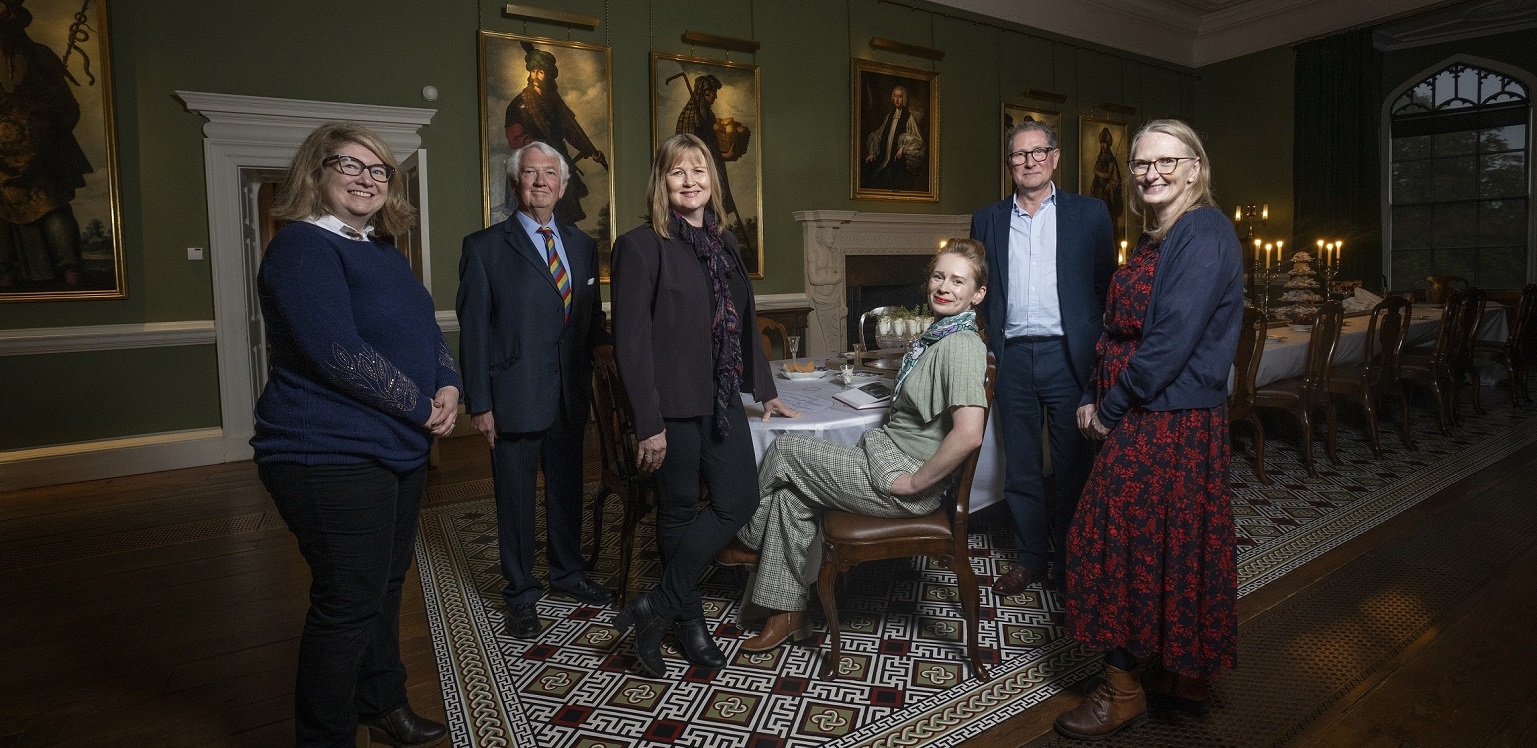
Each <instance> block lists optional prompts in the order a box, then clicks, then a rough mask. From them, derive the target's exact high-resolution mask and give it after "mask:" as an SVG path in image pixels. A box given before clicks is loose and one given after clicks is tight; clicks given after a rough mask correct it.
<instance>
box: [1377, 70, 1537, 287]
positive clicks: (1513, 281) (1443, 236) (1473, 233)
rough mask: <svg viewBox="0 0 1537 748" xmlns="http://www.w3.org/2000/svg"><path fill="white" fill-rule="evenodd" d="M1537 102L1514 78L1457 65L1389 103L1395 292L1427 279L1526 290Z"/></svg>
mask: <svg viewBox="0 0 1537 748" xmlns="http://www.w3.org/2000/svg"><path fill="white" fill-rule="evenodd" d="M1531 114H1532V100H1531V94H1530V90H1529V89H1528V86H1527V85H1526V84H1524V83H1522V82H1521V81H1519V80H1517V79H1516V78H1514V77H1512V76H1511V75H1507V74H1504V73H1499V72H1495V71H1493V70H1488V69H1484V68H1482V67H1476V66H1474V65H1470V64H1467V63H1464V62H1454V63H1452V64H1450V65H1447V66H1446V67H1444V68H1442V69H1441V70H1440V71H1438V72H1435V73H1432V74H1431V75H1430V76H1429V77H1426V78H1424V79H1423V80H1420V81H1418V82H1411V84H1409V85H1408V86H1407V88H1406V89H1405V90H1403V92H1402V94H1401V95H1399V96H1397V97H1396V98H1394V99H1393V100H1392V103H1391V104H1390V105H1389V107H1388V126H1389V133H1390V139H1391V146H1390V153H1389V166H1388V168H1389V177H1388V201H1389V205H1390V209H1391V212H1390V214H1389V221H1388V223H1389V225H1388V227H1387V229H1388V231H1387V234H1388V236H1389V237H1390V240H1389V242H1388V252H1387V255H1388V256H1387V257H1384V258H1383V261H1384V265H1385V266H1386V267H1387V268H1388V269H1389V273H1390V275H1391V277H1390V279H1389V285H1390V286H1391V287H1393V288H1409V287H1412V286H1413V285H1414V284H1415V283H1416V282H1423V279H1424V277H1425V276H1427V275H1456V276H1461V277H1463V278H1466V279H1467V280H1468V281H1469V282H1470V283H1472V284H1473V285H1475V286H1482V287H1486V288H1519V287H1520V286H1522V285H1523V284H1525V283H1526V282H1527V280H1528V277H1529V275H1528V274H1529V270H1528V268H1529V266H1530V265H1531V263H1530V261H1529V259H1528V255H1529V254H1530V252H1531V241H1530V239H1531V209H1532V204H1531V199H1532V195H1531V160H1530V152H1529V143H1530V133H1531V124H1532V122H1531V119H1532V117H1531Z"/></svg>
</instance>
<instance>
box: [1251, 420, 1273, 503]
mask: <svg viewBox="0 0 1537 748" xmlns="http://www.w3.org/2000/svg"><path fill="white" fill-rule="evenodd" d="M1249 425H1251V426H1253V427H1254V474H1255V475H1257V476H1259V482H1260V483H1263V484H1264V485H1267V486H1268V485H1270V476H1269V475H1266V474H1265V427H1264V426H1261V425H1260V421H1259V415H1258V414H1256V413H1250V414H1249Z"/></svg>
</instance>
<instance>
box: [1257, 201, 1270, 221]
mask: <svg viewBox="0 0 1537 748" xmlns="http://www.w3.org/2000/svg"><path fill="white" fill-rule="evenodd" d="M1259 219H1260V220H1261V221H1268V220H1270V203H1265V205H1264V207H1262V208H1260V209H1259Z"/></svg>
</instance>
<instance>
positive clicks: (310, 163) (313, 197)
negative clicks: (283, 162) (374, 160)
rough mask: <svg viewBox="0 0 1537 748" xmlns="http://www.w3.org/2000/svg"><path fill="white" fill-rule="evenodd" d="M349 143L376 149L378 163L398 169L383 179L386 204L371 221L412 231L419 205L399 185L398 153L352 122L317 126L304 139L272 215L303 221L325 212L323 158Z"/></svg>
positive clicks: (381, 227) (383, 228)
mask: <svg viewBox="0 0 1537 748" xmlns="http://www.w3.org/2000/svg"><path fill="white" fill-rule="evenodd" d="M347 143H354V144H357V145H360V146H363V147H364V148H367V149H368V150H370V151H373V153H374V155H375V156H377V157H378V158H379V163H382V164H384V165H385V166H388V167H390V168H391V169H394V170H395V175H393V176H391V178H390V180H389V181H388V182H385V183H384V184H385V185H386V187H385V188H384V207H382V208H380V209H379V211H378V212H377V213H374V214H373V215H372V216H369V218H368V222H369V224H371V225H372V226H373V227H374V229H375V230H376V231H379V232H381V233H383V234H387V235H389V236H400V235H401V234H404V233H405V232H407V231H410V230H411V227H412V226H414V225H416V208H414V207H412V206H411V203H409V202H407V201H406V191H405V190H404V189H396V185H397V184H398V183H399V182H400V181H401V179H400V171H399V167H400V163H399V162H398V161H396V160H395V154H394V153H391V152H390V147H389V145H387V144H385V142H384V140H383V139H381V138H380V137H379V136H378V135H375V134H374V133H373V131H372V130H369V129H368V128H366V127H363V126H362V125H355V124H352V123H351V122H327V123H325V124H323V125H321V126H320V127H317V128H315V131H314V132H312V133H310V135H309V137H307V138H305V139H304V143H303V144H301V145H300V146H299V150H298V152H296V153H295V154H294V160H293V163H291V164H289V166H288V173H287V174H286V175H285V176H284V177H283V183H282V184H280V185H278V193H277V197H276V199H274V201H273V204H272V217H273V218H277V219H279V220H283V221H302V220H304V219H306V218H310V217H311V216H320V215H325V214H326V212H327V211H326V207H325V204H324V203H322V202H321V200H320V180H321V177H322V176H323V170H324V169H325V168H326V167H325V165H324V164H323V162H324V161H325V160H326V159H327V158H330V157H331V156H333V155H335V154H336V151H337V150H338V149H340V148H341V147H342V146H343V145H345V144H347Z"/></svg>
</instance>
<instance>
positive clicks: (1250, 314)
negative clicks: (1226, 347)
mask: <svg viewBox="0 0 1537 748" xmlns="http://www.w3.org/2000/svg"><path fill="white" fill-rule="evenodd" d="M1264 355H1265V315H1264V314H1262V313H1261V312H1260V310H1258V309H1255V308H1253V307H1249V308H1247V309H1244V310H1243V327H1242V328H1240V330H1239V332H1238V353H1237V355H1236V356H1234V357H1233V394H1231V395H1228V398H1227V417H1228V422H1229V423H1230V424H1233V425H1237V424H1239V423H1240V422H1241V423H1247V424H1249V428H1250V429H1252V430H1253V431H1254V475H1255V476H1256V477H1258V478H1259V482H1260V483H1264V484H1266V485H1269V483H1270V476H1268V475H1266V474H1265V427H1264V426H1262V425H1260V422H1259V411H1258V410H1257V409H1255V407H1254V378H1255V376H1256V375H1258V374H1259V363H1260V359H1261V358H1262V357H1263V356H1264ZM1231 435H1232V432H1231V431H1229V437H1231Z"/></svg>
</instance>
